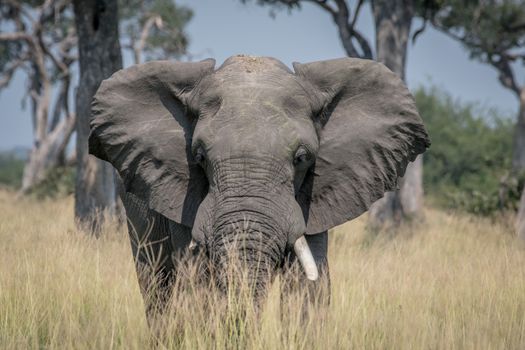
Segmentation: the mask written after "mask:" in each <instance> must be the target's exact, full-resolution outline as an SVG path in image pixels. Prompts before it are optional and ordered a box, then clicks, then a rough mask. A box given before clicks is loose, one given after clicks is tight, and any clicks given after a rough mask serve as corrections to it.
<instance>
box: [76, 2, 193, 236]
mask: <svg viewBox="0 0 525 350" xmlns="http://www.w3.org/2000/svg"><path fill="white" fill-rule="evenodd" d="M73 4H74V9H75V20H76V28H77V33H78V37H79V40H78V41H79V43H78V46H79V56H80V60H79V61H80V74H81V75H80V81H81V85H82V89H79V90H78V93H77V104H76V107H77V115H78V122H77V159H78V162H77V182H76V190H75V194H76V197H75V215H76V218H77V221H78V222H79V223H80V226H81V227H83V228H87V229H88V230H89V231H91V232H95V233H96V232H97V231H98V230H99V228H100V225H101V224H102V221H101V219H102V217H101V215H100V214H101V212H103V211H106V210H109V212H110V213H114V212H116V211H117V194H116V190H115V174H114V171H113V169H112V167H111V166H110V165H109V164H108V163H105V162H103V161H101V160H98V159H96V158H94V157H92V156H90V155H89V154H88V148H87V139H88V135H89V120H90V118H91V101H92V99H93V96H94V94H95V92H96V90H97V89H98V87H99V85H100V83H101V82H102V80H104V79H107V78H108V77H109V76H110V75H111V74H112V73H113V72H115V71H117V70H119V69H120V68H122V57H121V49H120V41H119V24H120V26H121V30H122V33H123V35H122V36H121V37H120V39H121V40H122V41H123V42H125V43H124V48H126V49H130V50H131V51H132V53H133V57H134V61H135V63H141V62H142V56H143V55H144V54H145V55H146V58H147V59H168V58H179V57H180V56H181V55H183V54H185V53H186V47H187V45H188V38H187V36H186V34H185V33H184V30H183V29H184V26H185V25H186V24H187V23H188V21H189V20H190V19H191V16H192V12H191V11H190V10H189V9H187V8H185V7H178V6H176V5H175V4H174V3H173V2H172V1H170V0H133V1H121V5H122V7H121V9H122V13H121V15H120V17H119V16H118V13H119V12H118V11H117V10H118V7H119V5H118V4H117V0H98V1H90V0H74V1H73ZM119 19H120V21H119Z"/></svg>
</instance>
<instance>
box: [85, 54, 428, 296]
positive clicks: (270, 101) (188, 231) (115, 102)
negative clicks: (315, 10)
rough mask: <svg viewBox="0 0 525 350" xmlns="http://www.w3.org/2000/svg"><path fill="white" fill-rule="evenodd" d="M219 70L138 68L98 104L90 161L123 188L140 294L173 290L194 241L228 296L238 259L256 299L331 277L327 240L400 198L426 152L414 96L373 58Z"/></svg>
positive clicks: (107, 86)
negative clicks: (278, 277) (392, 193)
mask: <svg viewBox="0 0 525 350" xmlns="http://www.w3.org/2000/svg"><path fill="white" fill-rule="evenodd" d="M214 66H215V61H213V60H205V61H201V62H196V63H180V62H168V61H159V62H149V63H145V64H142V65H137V66H133V67H130V68H128V69H124V70H122V71H119V72H117V73H115V74H114V75H113V76H112V77H111V78H110V79H108V80H106V81H104V82H103V83H102V85H101V87H100V88H99V90H98V92H97V94H96V96H95V100H94V103H93V119H92V122H91V130H92V131H91V135H90V139H89V145H90V153H92V154H94V155H95V156H97V157H99V158H101V159H103V160H106V161H109V162H111V163H112V164H113V166H114V167H115V168H116V170H117V171H118V173H119V175H120V177H121V179H122V184H123V185H122V190H121V191H120V192H121V198H122V200H123V202H124V206H125V209H126V214H127V217H128V226H129V231H130V237H131V241H132V247H133V253H134V256H135V259H136V261H137V268H138V270H139V271H142V270H144V269H146V270H147V269H149V270H148V271H149V272H148V273H146V274H144V273H142V274H141V276H149V277H146V278H142V279H141V287H142V289H143V291H148V290H149V289H150V286H151V285H152V284H155V285H157V286H159V285H160V286H161V287H162V288H160V290H165V291H166V292H164V293H163V295H169V291H170V286H171V281H172V278H173V276H174V271H175V269H176V265H177V262H178V261H179V258H180V257H181V256H183V255H184V254H185V253H186V252H187V251H188V249H189V248H190V247H192V246H197V247H198V248H199V250H200V251H201V252H204V254H205V255H206V256H207V257H208V258H209V261H210V266H212V267H213V271H214V274H215V275H216V277H217V281H218V284H219V287H221V288H223V289H225V288H226V287H227V284H228V282H229V281H228V279H227V276H223V272H224V271H225V270H226V269H227V268H228V264H230V263H231V260H230V259H229V257H230V255H231V253H232V252H235V253H236V254H238V255H239V256H241V257H242V258H243V261H244V262H245V263H246V266H247V268H248V270H249V273H248V275H249V276H250V278H252V280H253V282H254V284H253V285H254V288H255V290H259V289H260V290H263V289H264V288H265V286H266V285H267V283H268V280H269V279H268V276H272V275H273V274H274V272H275V271H278V270H280V269H281V268H282V267H283V266H285V265H286V264H288V263H289V262H290V261H297V263H300V265H301V266H302V268H303V271H304V274H305V277H306V278H308V279H310V280H312V281H327V280H328V264H327V244H328V234H327V231H328V230H329V229H330V228H332V227H334V226H336V225H339V224H342V223H344V222H345V221H348V220H350V219H352V218H355V217H357V216H359V215H360V214H361V213H363V212H364V211H366V210H367V209H368V207H369V206H370V205H371V203H373V202H374V201H375V200H377V199H379V198H381V197H382V196H383V194H384V193H385V192H386V191H389V190H393V189H394V188H395V186H396V183H397V179H398V177H400V176H402V175H403V173H404V171H405V168H406V166H407V164H408V162H409V161H412V160H414V159H415V157H416V156H417V155H418V154H420V153H422V152H423V151H424V150H425V149H426V148H427V147H428V146H429V144H430V142H429V140H428V136H427V134H426V131H425V129H424V126H423V123H422V121H421V118H420V117H419V115H418V113H417V110H416V108H415V103H414V100H413V98H412V96H411V95H410V93H409V92H408V89H407V88H406V87H405V86H404V84H403V83H402V81H401V80H400V79H399V78H398V77H397V76H396V75H395V74H393V73H392V72H390V71H389V70H388V69H387V68H386V67H384V66H383V65H381V64H379V63H376V62H373V61H368V60H361V59H353V58H344V59H338V60H330V61H322V62H313V63H308V64H294V71H291V70H290V69H289V68H288V67H286V66H285V65H284V64H282V63H281V62H280V61H278V60H276V59H273V58H266V57H249V56H234V57H231V58H229V59H228V60H226V61H225V63H224V64H223V65H222V66H221V67H219V68H218V69H215V67H214ZM152 256H153V258H152ZM319 271H321V278H319ZM152 281H155V282H154V283H153V282H152ZM314 283H316V282H314ZM317 283H323V282H317ZM158 297H159V296H158ZM159 298H160V297H159ZM147 305H148V303H147Z"/></svg>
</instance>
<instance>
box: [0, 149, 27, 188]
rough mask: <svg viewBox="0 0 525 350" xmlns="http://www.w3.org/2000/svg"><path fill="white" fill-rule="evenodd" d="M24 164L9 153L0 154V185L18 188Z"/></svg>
mask: <svg viewBox="0 0 525 350" xmlns="http://www.w3.org/2000/svg"><path fill="white" fill-rule="evenodd" d="M24 164H25V162H24V161H23V160H21V159H19V158H17V157H15V156H14V155H13V154H11V153H0V185H2V186H6V187H9V188H13V189H18V188H20V185H21V184H22V175H23V173H24Z"/></svg>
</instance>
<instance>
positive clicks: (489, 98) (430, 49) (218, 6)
mask: <svg viewBox="0 0 525 350" xmlns="http://www.w3.org/2000/svg"><path fill="white" fill-rule="evenodd" d="M177 3H178V4H182V5H187V6H189V7H191V8H192V9H193V10H194V13H195V16H194V18H193V20H192V21H191V23H190V25H189V26H188V33H189V35H190V39H191V44H190V48H189V50H190V52H191V53H192V54H194V55H196V57H198V58H199V59H200V58H207V57H214V58H215V59H216V60H217V64H218V65H220V64H221V63H222V62H223V61H224V60H225V59H226V58H227V57H229V56H231V55H235V54H241V53H242V54H250V55H260V56H273V57H276V58H278V59H280V60H281V61H283V62H284V63H285V64H287V65H291V63H292V62H294V61H298V62H310V61H317V60H324V59H331V58H337V57H343V56H345V53H344V50H343V48H342V46H341V44H340V41H339V37H338V35H337V31H336V27H335V25H334V24H333V22H332V20H331V18H330V17H329V15H328V14H326V13H325V12H323V11H322V10H320V9H318V8H317V7H316V6H315V5H312V4H305V5H304V6H303V8H302V9H301V10H300V11H294V12H293V13H292V14H290V15H289V14H288V12H287V11H286V10H285V11H282V12H279V13H278V14H277V17H276V18H275V19H272V18H271V17H270V16H269V15H268V13H269V8H265V7H259V6H255V5H253V4H250V5H242V4H241V3H240V1H238V0H179V1H177ZM351 3H353V2H352V1H351ZM419 25H420V22H419V21H416V22H415V23H414V27H416V28H418V27H419ZM358 27H359V28H360V29H361V30H362V31H363V32H364V33H365V34H366V36H367V37H368V38H370V39H371V38H373V23H372V18H371V15H370V9H369V8H368V6H367V7H366V8H364V9H363V11H362V15H361V18H360V21H359V22H358ZM371 43H372V44H373V40H371ZM126 61H127V62H126V63H128V62H129V60H128V59H126ZM518 78H519V79H518V81H519V82H520V83H523V82H524V74H523V71H522V72H521V74H520V75H519V76H518ZM407 81H408V85H409V87H410V88H411V89H415V88H417V87H418V86H421V85H422V86H429V85H436V86H438V87H441V88H443V89H444V90H446V91H448V92H450V93H451V94H452V95H453V96H455V97H457V98H459V99H461V100H462V101H479V102H481V103H482V104H483V105H484V106H488V107H497V108H498V109H500V110H501V111H502V112H504V113H505V114H508V115H511V116H512V115H514V114H515V112H516V111H517V108H518V102H517V99H516V98H515V97H514V96H513V95H512V94H511V93H510V92H509V91H508V90H505V89H504V88H502V87H501V85H500V84H499V81H498V79H497V73H496V71H495V70H494V69H492V68H491V67H489V66H487V65H483V64H481V63H477V62H475V61H470V60H469V58H468V53H467V51H466V50H464V49H463V48H462V47H461V45H459V44H458V43H456V42H454V41H452V40H450V39H449V38H447V37H445V36H444V35H443V34H441V33H438V32H436V31H434V30H432V29H427V31H426V32H425V33H424V34H422V35H421V36H420V37H419V38H418V40H417V42H416V44H415V45H413V46H412V45H410V47H409V55H408V61H407ZM24 84H25V81H24V77H23V76H22V75H21V74H19V75H17V76H16V77H15V79H14V81H13V82H12V83H11V85H10V86H9V87H8V89H6V90H4V91H3V92H2V93H0V149H9V148H12V147H14V146H29V145H30V144H31V139H32V135H31V124H30V123H31V122H30V115H29V109H26V110H25V111H23V110H21V102H20V101H21V99H22V97H23V94H24ZM423 118H424V116H423Z"/></svg>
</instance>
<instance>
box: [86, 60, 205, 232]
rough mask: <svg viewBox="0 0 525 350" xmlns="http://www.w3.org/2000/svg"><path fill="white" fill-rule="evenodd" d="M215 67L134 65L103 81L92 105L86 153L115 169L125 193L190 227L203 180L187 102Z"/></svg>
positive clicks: (163, 63)
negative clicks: (193, 149) (194, 156)
mask: <svg viewBox="0 0 525 350" xmlns="http://www.w3.org/2000/svg"><path fill="white" fill-rule="evenodd" d="M214 65H215V61H214V60H211V59H210V60H205V61H201V62H195V63H182V62H170V61H155V62H149V63H144V64H139V65H135V66H132V67H130V68H127V69H124V70H120V71H118V72H117V73H115V74H113V75H112V76H111V77H110V78H109V79H107V80H105V81H104V82H102V84H101V85H100V88H99V89H98V91H97V93H96V95H95V97H94V100H93V104H92V113H93V116H92V120H91V124H90V126H91V134H90V136H89V152H90V153H91V154H93V155H94V156H96V157H98V158H100V159H102V160H105V161H108V162H110V163H111V164H112V165H113V166H114V167H115V168H116V170H117V171H118V173H119V174H120V176H121V178H122V180H123V183H124V186H125V187H126V191H127V192H130V193H132V194H134V195H135V196H137V197H138V198H140V199H142V200H144V201H145V202H146V203H147V204H148V205H149V207H150V208H151V209H153V210H155V211H157V212H158V213H160V214H162V215H164V216H166V217H167V218H168V219H171V220H174V221H175V222H178V223H182V224H184V225H186V226H190V227H191V226H192V224H193V220H194V218H195V213H196V211H197V208H198V206H199V204H200V202H201V201H202V199H203V198H204V196H205V195H206V191H207V182H206V178H205V175H204V174H203V172H202V170H201V169H200V168H199V166H198V165H196V164H195V163H194V162H193V161H192V158H191V152H190V148H191V138H192V133H193V125H194V121H193V120H192V117H191V116H190V114H189V113H188V108H186V104H187V101H188V99H189V98H190V95H191V91H192V90H193V89H194V88H195V87H196V86H197V84H198V83H199V81H200V80H201V79H202V78H203V77H204V76H206V75H208V74H210V73H211V72H213V69H214Z"/></svg>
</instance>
